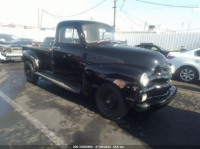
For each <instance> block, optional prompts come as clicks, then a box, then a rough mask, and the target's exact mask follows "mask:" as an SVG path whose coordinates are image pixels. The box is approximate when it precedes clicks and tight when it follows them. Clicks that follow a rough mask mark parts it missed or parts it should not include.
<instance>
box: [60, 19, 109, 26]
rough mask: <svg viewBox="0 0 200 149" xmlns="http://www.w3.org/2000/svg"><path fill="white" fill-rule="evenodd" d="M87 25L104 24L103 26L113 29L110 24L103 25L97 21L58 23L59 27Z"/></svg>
mask: <svg viewBox="0 0 200 149" xmlns="http://www.w3.org/2000/svg"><path fill="white" fill-rule="evenodd" d="M85 24H102V25H106V26H109V27H112V26H110V25H108V24H105V23H102V22H97V21H88V20H67V21H62V22H60V23H58V25H57V27H59V26H63V25H80V26H82V25H85Z"/></svg>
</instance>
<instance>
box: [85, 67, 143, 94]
mask: <svg viewBox="0 0 200 149" xmlns="http://www.w3.org/2000/svg"><path fill="white" fill-rule="evenodd" d="M143 72H144V71H142V70H140V69H138V68H132V67H127V66H124V65H123V66H121V65H89V66H86V68H85V71H84V75H83V76H84V77H83V88H84V93H85V94H88V93H89V92H90V91H91V88H92V87H93V85H100V84H102V83H103V82H110V83H114V84H116V85H117V86H118V87H119V88H120V89H123V88H125V87H126V86H127V85H130V84H131V85H134V86H138V85H139V80H140V77H141V75H142V73H143ZM121 82H122V83H121ZM121 84H123V85H121Z"/></svg>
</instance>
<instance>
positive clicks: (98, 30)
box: [83, 24, 115, 43]
mask: <svg viewBox="0 0 200 149" xmlns="http://www.w3.org/2000/svg"><path fill="white" fill-rule="evenodd" d="M83 31H84V35H85V40H86V42H87V43H100V42H106V41H107V42H112V41H114V33H115V30H114V28H112V27H109V26H106V25H102V24H88V25H84V26H83Z"/></svg>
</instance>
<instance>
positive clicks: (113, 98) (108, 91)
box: [95, 83, 129, 120]
mask: <svg viewBox="0 0 200 149" xmlns="http://www.w3.org/2000/svg"><path fill="white" fill-rule="evenodd" d="M95 101H96V106H97V108H98V110H99V111H100V114H101V115H102V116H104V117H106V118H108V119H111V120H117V119H120V118H122V117H124V116H125V115H126V114H127V113H128V111H129V106H128V105H127V104H126V103H125V100H124V99H123V97H122V95H121V93H120V90H119V89H118V88H117V87H116V86H114V85H113V84H111V83H106V84H103V85H101V86H100V87H99V88H98V90H97V92H96V97H95Z"/></svg>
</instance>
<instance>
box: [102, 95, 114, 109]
mask: <svg viewBox="0 0 200 149" xmlns="http://www.w3.org/2000/svg"><path fill="white" fill-rule="evenodd" d="M115 98H116V97H115V95H113V94H112V93H111V94H108V95H107V96H105V97H104V109H105V111H107V112H114V111H115V110H116V109H117V101H116V99H115Z"/></svg>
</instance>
